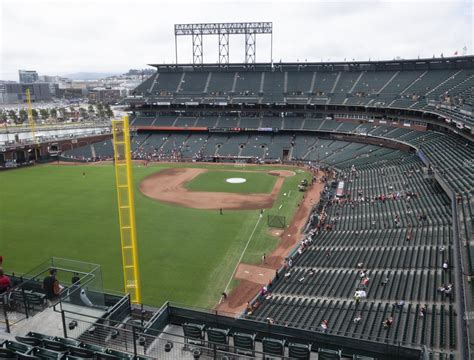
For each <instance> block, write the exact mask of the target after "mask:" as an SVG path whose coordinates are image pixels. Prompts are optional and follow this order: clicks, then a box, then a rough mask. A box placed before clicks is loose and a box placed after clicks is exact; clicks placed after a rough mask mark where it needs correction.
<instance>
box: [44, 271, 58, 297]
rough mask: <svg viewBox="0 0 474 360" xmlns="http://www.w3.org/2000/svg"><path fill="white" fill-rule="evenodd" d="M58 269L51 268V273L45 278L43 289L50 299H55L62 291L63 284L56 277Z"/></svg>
mask: <svg viewBox="0 0 474 360" xmlns="http://www.w3.org/2000/svg"><path fill="white" fill-rule="evenodd" d="M56 273H57V270H56V269H51V270H49V275H48V276H46V277H45V278H44V280H43V290H44V291H45V293H46V299H47V300H49V301H53V300H55V299H56V298H57V297H58V295H59V293H60V292H61V285H59V281H58V280H57V279H56Z"/></svg>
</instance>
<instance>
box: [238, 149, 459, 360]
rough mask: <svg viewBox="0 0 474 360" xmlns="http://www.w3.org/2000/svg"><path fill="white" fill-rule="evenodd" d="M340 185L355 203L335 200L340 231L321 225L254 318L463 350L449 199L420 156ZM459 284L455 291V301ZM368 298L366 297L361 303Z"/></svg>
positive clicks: (334, 219)
mask: <svg viewBox="0 0 474 360" xmlns="http://www.w3.org/2000/svg"><path fill="white" fill-rule="evenodd" d="M339 178H340V179H341V180H344V181H345V184H346V185H345V192H346V194H350V200H348V201H336V200H333V197H332V195H331V193H330V191H328V192H327V193H326V194H325V197H324V198H323V204H325V207H324V212H325V216H326V219H327V220H326V223H325V225H327V224H330V225H331V228H328V227H324V226H323V227H316V224H315V223H314V222H313V223H312V227H311V229H312V230H313V231H312V232H310V235H309V236H310V238H309V239H310V241H311V242H310V244H309V245H308V246H306V247H304V248H303V249H302V250H301V248H300V251H298V252H295V253H294V254H293V255H292V256H291V262H292V263H291V266H288V265H286V268H285V273H284V274H282V275H281V276H280V277H279V279H278V280H277V281H276V282H275V283H273V284H272V285H271V286H270V289H269V292H270V295H268V294H267V295H266V296H265V297H262V296H261V297H259V300H258V301H259V305H258V306H257V307H256V309H255V310H254V311H253V312H252V313H249V314H248V315H247V317H249V318H251V319H255V320H259V321H270V320H269V319H271V322H272V323H276V324H280V325H286V326H291V327H297V328H304V329H310V330H315V331H322V329H321V325H320V324H321V323H322V322H323V321H324V320H327V322H328V326H327V329H324V330H323V331H324V332H326V333H329V334H338V335H344V336H348V337H353V338H360V339H366V340H373V341H378V342H388V343H392V344H403V345H406V346H413V347H420V346H421V345H426V346H427V347H428V348H429V349H430V350H431V351H440V352H445V353H446V354H450V353H452V352H453V351H456V349H457V348H456V347H457V340H456V336H457V334H456V321H457V316H458V314H457V311H456V307H455V299H456V296H457V293H456V284H455V283H454V275H453V273H452V264H453V263H454V261H457V260H456V259H455V256H454V255H453V244H452V243H453V239H452V226H451V207H450V201H449V199H448V197H447V195H446V194H445V193H444V192H443V191H442V190H441V188H440V187H439V185H437V184H436V182H434V181H433V180H432V179H426V178H425V176H424V174H423V172H422V171H421V162H420V161H419V160H417V159H416V158H415V156H413V159H411V161H409V162H408V163H407V164H400V163H399V162H396V161H395V160H394V161H391V162H388V163H385V164H383V165H379V166H374V165H372V166H371V167H367V168H365V169H360V168H357V171H355V172H354V171H352V170H351V169H350V168H346V169H345V170H344V171H342V172H341V173H340V175H339ZM393 194H397V196H396V197H395V198H394V197H393ZM381 196H383V197H381ZM318 215H321V214H318ZM311 234H312V235H311ZM445 262H446V263H447V264H450V265H449V267H448V268H447V269H445V268H444V267H443V263H445ZM287 264H288V262H287ZM365 278H368V280H367V281H366V282H365V283H364V282H363V281H364V279H365ZM449 285H450V287H451V288H453V289H454V291H452V292H451V291H449V292H445V291H444V289H445V288H446V286H449ZM441 288H442V289H443V291H440V289H441ZM359 290H364V291H365V292H366V294H365V295H366V297H365V296H364V297H362V298H361V299H358V298H357V297H356V291H359ZM422 309H423V311H422ZM358 317H359V320H358V321H355V320H354V319H356V318H358ZM389 317H392V318H393V324H392V325H391V326H390V327H388V328H386V327H384V325H383V322H384V321H385V320H386V319H387V318H389Z"/></svg>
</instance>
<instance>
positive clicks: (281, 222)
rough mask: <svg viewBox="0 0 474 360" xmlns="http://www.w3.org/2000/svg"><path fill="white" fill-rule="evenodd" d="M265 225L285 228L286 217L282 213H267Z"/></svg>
mask: <svg viewBox="0 0 474 360" xmlns="http://www.w3.org/2000/svg"><path fill="white" fill-rule="evenodd" d="M267 225H268V226H269V227H273V228H279V229H284V228H286V217H284V216H282V215H274V214H268V215H267Z"/></svg>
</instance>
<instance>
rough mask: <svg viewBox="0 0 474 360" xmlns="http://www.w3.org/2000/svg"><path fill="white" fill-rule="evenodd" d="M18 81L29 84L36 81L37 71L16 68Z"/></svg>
mask: <svg viewBox="0 0 474 360" xmlns="http://www.w3.org/2000/svg"><path fill="white" fill-rule="evenodd" d="M18 75H19V77H20V81H19V82H20V83H26V84H31V83H34V82H36V81H38V73H37V72H36V71H34V70H18Z"/></svg>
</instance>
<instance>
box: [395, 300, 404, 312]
mask: <svg viewBox="0 0 474 360" xmlns="http://www.w3.org/2000/svg"><path fill="white" fill-rule="evenodd" d="M403 305H405V301H403V300H400V301H397V302H396V303H395V304H393V306H394V307H395V308H396V309H397V310H402V309H403Z"/></svg>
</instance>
